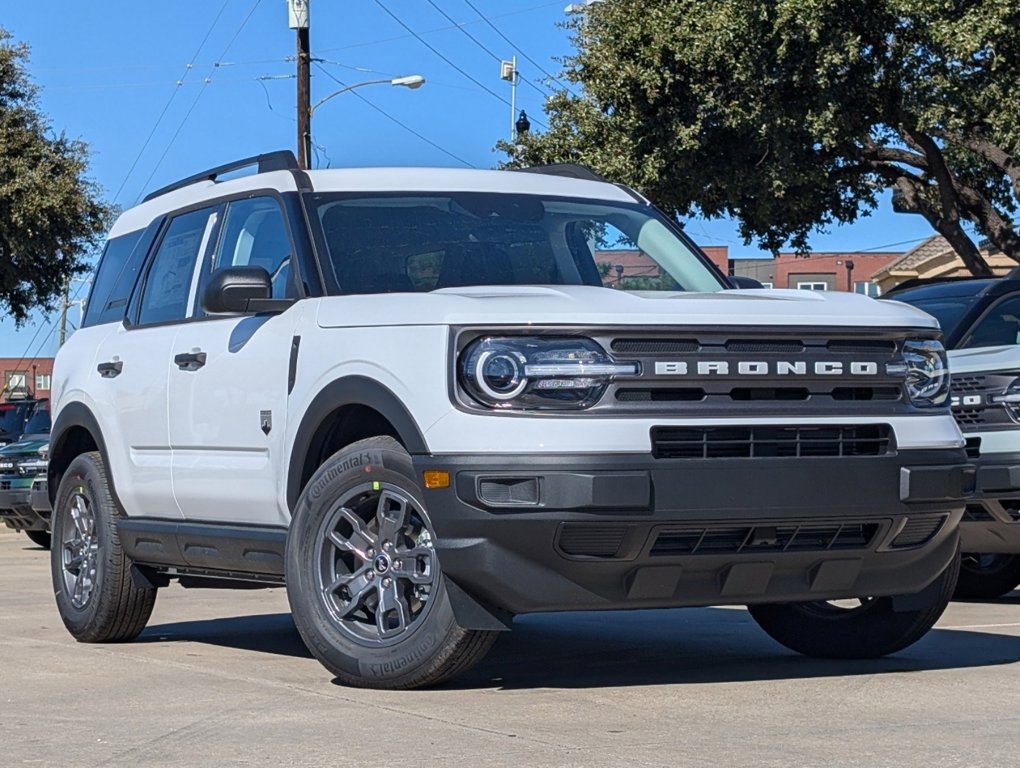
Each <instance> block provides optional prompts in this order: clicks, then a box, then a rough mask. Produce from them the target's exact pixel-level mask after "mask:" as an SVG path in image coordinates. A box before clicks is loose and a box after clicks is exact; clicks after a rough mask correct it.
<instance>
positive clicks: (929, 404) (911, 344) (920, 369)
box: [886, 339, 949, 408]
mask: <svg viewBox="0 0 1020 768" xmlns="http://www.w3.org/2000/svg"><path fill="white" fill-rule="evenodd" d="M901 356H902V360H901V361H899V362H895V363H889V364H888V365H887V366H886V372H887V373H888V374H889V375H890V376H902V377H903V382H904V385H905V387H906V390H907V397H908V398H910V402H911V404H912V405H915V406H917V407H919V408H937V407H939V406H941V405H945V403H946V400H947V399H948V397H949V365H948V362H947V360H946V349H945V347H943V346H942V342H941V341H933V340H921V339H909V340H907V341H905V342H903V347H902V349H901Z"/></svg>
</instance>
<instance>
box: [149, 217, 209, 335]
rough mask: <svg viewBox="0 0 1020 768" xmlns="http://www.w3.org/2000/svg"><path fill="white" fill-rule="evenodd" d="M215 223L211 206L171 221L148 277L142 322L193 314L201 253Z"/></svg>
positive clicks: (168, 319) (162, 321) (175, 318)
mask: <svg viewBox="0 0 1020 768" xmlns="http://www.w3.org/2000/svg"><path fill="white" fill-rule="evenodd" d="M215 224H216V215H215V213H214V211H213V210H212V209H208V208H206V209H202V210H199V211H192V212H191V213H185V214H182V215H180V216H177V217H175V218H174V219H173V220H171V222H170V225H169V226H168V227H167V229H166V234H165V235H164V236H163V240H162V241H161V242H160V244H159V249H158V250H157V251H156V255H155V257H154V258H153V260H152V265H151V266H150V267H149V274H148V276H147V277H146V279H145V288H144V290H143V292H142V301H141V309H140V310H139V314H138V322H139V324H140V325H147V324H151V323H167V322H173V321H175V320H183V319H184V318H185V317H187V316H188V315H189V313H190V309H191V307H190V299H191V296H192V295H193V294H194V290H193V288H194V282H195V280H196V278H197V274H196V271H195V270H196V263H197V259H198V255H199V253H201V252H204V251H205V248H206V246H207V244H208V242H209V238H210V235H211V233H212V229H213V227H214V226H215Z"/></svg>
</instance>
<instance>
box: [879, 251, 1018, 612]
mask: <svg viewBox="0 0 1020 768" xmlns="http://www.w3.org/2000/svg"><path fill="white" fill-rule="evenodd" d="M885 298H887V299H893V300H896V301H901V302H905V303H907V304H911V305H913V306H915V307H917V308H918V309H922V310H924V311H925V312H927V313H928V314H930V315H933V316H934V317H936V318H937V319H938V321H939V325H941V327H942V331H943V333H944V334H945V340H946V347H947V349H948V350H949V370H950V373H951V404H952V412H953V416H954V417H955V418H956V422H957V424H958V425H959V427H960V430H961V431H962V432H963V434H964V436H965V437H966V438H967V453H968V456H969V457H970V458H971V459H972V460H973V461H974V463H975V464H976V465H977V470H978V472H977V488H976V493H975V495H974V496H973V497H972V498H971V499H970V501H969V503H968V504H967V507H966V511H965V513H964V517H963V520H962V521H961V523H960V538H961V547H962V550H963V559H962V562H961V565H960V579H959V581H958V583H957V587H956V593H955V594H956V597H958V598H994V597H999V596H1001V595H1003V594H1005V593H1007V592H1011V591H1012V590H1013V589H1015V588H1016V587H1017V585H1018V584H1020V270H1017V271H1015V272H1013V273H1011V274H1010V275H1008V276H1006V277H1004V278H941V279H939V278H936V279H924V280H910V281H907V282H905V283H902V284H901V285H899V286H897V287H896V288H895V289H893V290H892V291H890V292H888V293H887V294H886V296H885Z"/></svg>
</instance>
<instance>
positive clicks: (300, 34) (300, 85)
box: [287, 0, 312, 169]
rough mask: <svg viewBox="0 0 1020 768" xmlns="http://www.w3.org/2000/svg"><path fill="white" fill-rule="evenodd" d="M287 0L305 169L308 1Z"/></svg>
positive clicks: (299, 153)
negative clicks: (294, 33)
mask: <svg viewBox="0 0 1020 768" xmlns="http://www.w3.org/2000/svg"><path fill="white" fill-rule="evenodd" d="M309 2H310V0H287V8H288V10H289V15H290V28H291V29H294V30H297V158H298V166H299V167H301V168H305V169H308V168H310V167H311V162H312V158H311V155H312V82H311V69H310V67H311V61H312V54H311V51H310V47H309V43H308V3H309Z"/></svg>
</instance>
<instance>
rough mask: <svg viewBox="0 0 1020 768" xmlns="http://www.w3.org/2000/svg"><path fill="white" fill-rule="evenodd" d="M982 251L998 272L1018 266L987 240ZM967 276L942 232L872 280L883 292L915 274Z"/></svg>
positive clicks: (876, 273) (922, 276) (892, 263)
mask: <svg viewBox="0 0 1020 768" xmlns="http://www.w3.org/2000/svg"><path fill="white" fill-rule="evenodd" d="M981 253H982V255H984V257H985V260H986V261H987V262H988V266H990V267H991V268H992V271H993V272H994V273H995V274H997V275H1005V274H1006V273H1008V272H1010V271H1011V270H1013V269H1015V268H1016V267H1017V263H1016V262H1015V261H1013V259H1011V258H1009V257H1007V256H1004V255H1003V254H1002V253H1001V252H1000V251H998V250H995V249H992V248H991V247H990V246H989V245H988V243H987V242H983V243H981ZM968 275H970V271H969V270H968V269H967V268H966V267H965V266H963V260H962V259H960V257H959V256H957V255H956V252H955V251H953V249H952V248H950V247H949V243H948V242H947V241H946V239H945V238H944V237H942V235H935V236H934V237H930V238H928V239H927V240H925V241H924V242H922V243H921V244H919V245H917V246H915V247H914V248H912V249H911V250H909V251H907V252H906V253H905V254H903V255H902V256H901V257H900V258H898V259H896V260H895V261H892V262H890V263H889V264H887V265H886V266H885V267H883V268H882V269H880V270H878V271H877V272H875V274H874V275H873V276H872V278H871V279H872V280H873V281H875V283H877V284H878V287H879V289H880V290H881V292H882V293H885V292H886V291H888V290H890V289H892V288H895V287H896V286H897V285H899V284H900V283H902V282H905V281H906V280H911V279H913V278H915V277H920V278H926V277H965V276H968Z"/></svg>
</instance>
